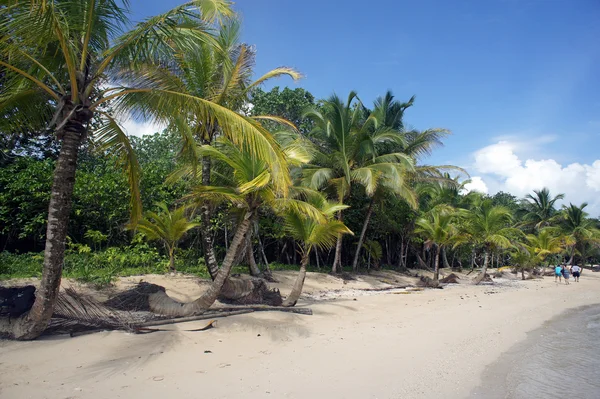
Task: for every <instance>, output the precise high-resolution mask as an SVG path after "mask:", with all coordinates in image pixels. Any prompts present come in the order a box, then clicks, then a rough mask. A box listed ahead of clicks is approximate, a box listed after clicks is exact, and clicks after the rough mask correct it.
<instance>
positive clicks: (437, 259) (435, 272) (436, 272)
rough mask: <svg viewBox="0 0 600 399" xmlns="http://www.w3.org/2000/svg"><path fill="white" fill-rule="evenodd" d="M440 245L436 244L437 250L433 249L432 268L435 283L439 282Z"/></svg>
mask: <svg viewBox="0 0 600 399" xmlns="http://www.w3.org/2000/svg"><path fill="white" fill-rule="evenodd" d="M442 249H443V248H442V247H440V246H438V247H437V251H435V264H434V266H433V267H434V269H433V282H434V283H435V285H438V284H439V283H440V252H442Z"/></svg>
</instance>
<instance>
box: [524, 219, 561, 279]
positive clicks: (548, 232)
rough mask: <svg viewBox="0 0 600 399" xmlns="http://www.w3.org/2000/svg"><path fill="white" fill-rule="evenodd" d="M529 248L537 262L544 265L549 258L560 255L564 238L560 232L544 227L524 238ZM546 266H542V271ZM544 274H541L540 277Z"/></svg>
mask: <svg viewBox="0 0 600 399" xmlns="http://www.w3.org/2000/svg"><path fill="white" fill-rule="evenodd" d="M525 238H526V239H527V241H528V243H529V247H530V248H531V250H532V251H533V253H534V254H535V256H536V257H537V260H538V261H539V262H541V263H542V264H544V262H545V261H546V259H547V258H548V257H549V256H552V255H557V254H559V253H561V252H562V251H563V250H564V248H565V242H566V241H565V240H566V237H564V236H562V235H560V231H559V229H557V228H554V227H544V228H542V229H540V230H539V231H538V233H537V235H536V234H528V235H527V236H526V237H525ZM546 266H547V265H546V264H544V269H545V267H546ZM543 275H544V273H542V276H543Z"/></svg>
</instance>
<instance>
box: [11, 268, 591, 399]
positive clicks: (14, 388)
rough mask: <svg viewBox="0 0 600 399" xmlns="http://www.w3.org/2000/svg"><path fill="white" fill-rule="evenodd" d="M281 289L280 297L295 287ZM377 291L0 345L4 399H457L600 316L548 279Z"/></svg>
mask: <svg viewBox="0 0 600 399" xmlns="http://www.w3.org/2000/svg"><path fill="white" fill-rule="evenodd" d="M277 277H278V278H279V279H280V280H282V284H281V289H282V292H285V291H283V290H284V289H286V287H287V286H288V285H289V282H291V281H292V280H293V277H294V273H279V274H278V275H277ZM384 277H385V278H384V279H382V278H381V277H380V278H379V279H371V280H369V279H362V281H352V282H348V283H346V284H344V283H343V282H342V281H341V280H339V279H335V278H333V277H330V276H324V275H315V274H309V276H308V279H307V295H306V296H305V297H304V298H303V301H302V302H301V303H300V304H299V306H310V307H311V308H312V309H313V310H314V315H313V316H303V315H296V314H286V313H275V312H269V313H253V314H249V315H239V316H233V317H229V318H225V319H219V321H218V325H217V328H215V329H212V330H208V331H205V332H187V331H184V330H188V329H194V328H198V327H201V326H202V325H204V324H205V322H200V321H198V322H190V323H184V324H179V325H171V326H167V327H166V328H168V329H170V330H173V331H169V332H157V333H153V334H149V335H141V336H140V335H131V334H126V333H122V332H105V333H97V334H93V335H87V336H81V337H77V338H69V337H64V336H57V337H49V338H45V339H41V340H38V341H35V342H0V397H1V398H90V399H100V398H161V399H163V398H168V397H176V398H178V399H185V398H210V399H213V398H215V399H216V398H308V397H313V398H325V397H327V398H330V399H333V398H380V399H381V398H440V397H443V398H464V397H467V396H468V395H469V393H470V392H471V390H472V389H473V388H474V387H476V386H478V385H479V384H480V382H481V381H480V378H481V375H482V372H483V370H484V368H485V367H486V366H487V365H489V364H490V363H492V362H493V361H494V360H495V359H497V358H498V357H499V356H500V354H501V353H502V352H504V351H506V350H508V349H509V348H510V347H511V346H513V345H514V344H515V343H518V342H519V341H521V340H523V339H525V337H526V333H527V332H528V331H531V330H533V329H535V328H538V327H540V326H541V325H542V324H543V322H544V321H546V320H548V319H550V318H552V317H554V316H556V315H558V314H560V313H561V312H563V311H565V310H567V309H570V308H575V307H578V306H581V305H585V304H593V303H600V273H591V272H587V273H585V274H584V277H582V279H581V282H580V283H571V285H570V286H565V285H556V284H555V283H554V279H553V278H551V277H546V278H544V279H543V280H529V281H524V282H521V281H508V280H503V281H500V283H499V284H496V285H493V286H490V285H485V286H472V285H469V284H458V285H451V286H448V287H446V288H445V289H443V290H424V291H416V292H411V293H405V292H404V291H396V292H394V291H390V292H374V291H363V290H362V289H364V288H385V287H386V286H389V285H388V284H399V285H401V284H402V282H403V281H402V279H403V277H401V276H399V275H396V274H392V273H390V274H389V275H388V276H384ZM156 279H163V280H160V281H157V282H159V283H161V282H162V283H163V284H165V285H167V288H168V289H169V292H170V293H171V294H173V295H175V296H178V297H179V298H181V299H186V297H187V296H188V295H189V296H192V295H195V294H196V292H195V291H198V292H199V291H201V290H202V284H198V282H197V281H195V280H194V279H189V281H188V282H187V283H186V282H181V281H177V283H176V284H175V283H173V282H171V286H169V285H168V283H169V281H170V280H169V278H164V277H156ZM135 280H136V279H133V278H132V279H131V280H130V281H128V280H125V281H124V282H122V283H121V284H124V285H127V284H133V283H134V282H135ZM138 280H139V278H138ZM288 280H289V281H288ZM388 280H391V281H388ZM153 281H156V280H153ZM382 281H383V282H382ZM184 284H189V286H185V285H184ZM332 292H333V294H332ZM330 298H335V299H330Z"/></svg>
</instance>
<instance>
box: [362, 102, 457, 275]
mask: <svg viewBox="0 0 600 399" xmlns="http://www.w3.org/2000/svg"><path fill="white" fill-rule="evenodd" d="M413 103H414V97H412V98H411V99H410V100H409V101H408V102H406V103H401V102H399V101H397V100H395V99H394V96H393V94H392V92H391V91H388V92H386V94H385V96H383V97H379V98H378V99H377V100H375V103H374V108H373V111H372V112H371V115H372V116H374V117H375V120H376V122H377V128H376V129H379V130H389V131H390V133H395V134H397V135H398V136H399V138H398V139H396V140H392V141H388V142H383V143H375V144H374V146H373V156H375V155H376V156H377V158H378V160H379V162H381V161H383V160H384V156H387V157H386V158H387V161H388V162H391V164H390V165H389V166H390V168H388V169H387V170H386V171H383V172H380V173H379V177H380V178H379V179H375V181H374V183H375V186H376V188H375V190H374V191H373V192H369V190H367V195H368V196H369V197H370V198H371V201H370V202H369V205H368V207H367V213H366V215H365V219H364V221H363V227H362V229H361V234H360V236H359V240H358V245H357V248H356V251H355V253H354V260H353V262H352V269H353V271H355V272H356V271H357V270H358V259H359V256H360V252H361V250H362V246H363V245H362V244H363V242H364V239H365V233H366V231H367V227H368V225H369V222H370V220H371V215H372V212H373V205H374V204H375V202H376V201H377V200H378V199H381V198H383V197H384V195H385V194H386V193H391V194H393V195H396V196H397V197H399V198H401V199H403V200H404V201H406V202H407V203H408V204H409V205H410V206H411V207H412V208H416V207H417V193H416V190H415V183H416V182H417V181H422V180H427V179H429V178H431V177H432V176H435V177H436V181H437V182H440V180H439V179H440V178H443V180H442V181H446V180H448V181H449V182H454V181H453V180H451V179H450V176H449V175H448V174H447V173H446V174H445V175H444V174H442V172H441V170H442V169H459V168H456V167H449V166H439V167H432V166H417V167H415V166H414V165H416V163H417V161H418V160H420V159H421V158H422V157H423V156H426V155H431V152H432V151H433V149H435V148H437V147H439V146H442V145H443V143H442V138H444V137H445V136H447V135H449V134H450V132H449V131H447V130H445V129H428V130H425V131H418V130H409V131H406V130H405V129H404V120H403V117H404V112H405V111H406V109H408V108H409V107H411V106H412V105H413ZM399 155H404V156H405V157H406V158H408V159H410V160H412V165H411V164H410V163H408V164H407V163H406V162H404V161H403V160H404V158H402V157H400V156H399ZM372 163H376V162H375V161H374V160H371V159H369V160H368V161H367V165H368V164H372ZM394 163H395V164H394ZM390 172H392V173H390Z"/></svg>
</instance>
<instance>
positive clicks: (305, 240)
mask: <svg viewBox="0 0 600 399" xmlns="http://www.w3.org/2000/svg"><path fill="white" fill-rule="evenodd" d="M306 201H307V202H308V203H309V204H310V205H312V206H314V207H315V208H316V209H318V210H319V211H321V212H322V213H323V215H324V216H325V218H324V220H317V219H315V218H314V217H312V216H311V215H307V214H306V213H304V212H300V211H298V209H294V208H288V209H286V210H285V211H284V212H283V218H284V223H285V224H284V227H285V231H286V232H287V233H288V234H289V235H290V236H292V237H293V238H294V239H295V240H297V241H299V242H300V243H301V244H300V254H301V256H302V260H301V261H300V272H299V274H298V277H296V281H295V282H294V286H293V287H292V291H291V293H290V295H289V296H288V297H287V298H286V299H285V301H284V302H283V306H294V305H295V304H296V302H298V298H300V294H301V293H302V287H303V286H304V279H305V278H306V267H307V266H308V261H309V259H310V253H311V251H312V250H313V249H314V248H321V249H328V248H330V247H332V246H333V245H334V244H335V242H336V241H337V237H338V235H339V234H346V233H350V234H351V233H352V232H351V231H350V230H349V229H348V228H347V227H346V226H345V225H344V224H343V223H342V222H340V221H339V220H334V215H335V213H336V212H339V211H341V210H343V209H346V208H347V206H346V205H338V204H333V203H330V202H329V201H327V200H326V199H325V198H324V197H322V196H320V195H319V194H317V193H311V194H310V195H309V196H308V198H307V199H306Z"/></svg>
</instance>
